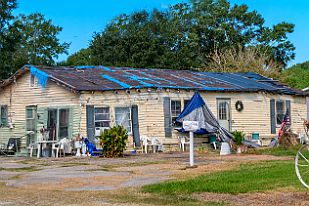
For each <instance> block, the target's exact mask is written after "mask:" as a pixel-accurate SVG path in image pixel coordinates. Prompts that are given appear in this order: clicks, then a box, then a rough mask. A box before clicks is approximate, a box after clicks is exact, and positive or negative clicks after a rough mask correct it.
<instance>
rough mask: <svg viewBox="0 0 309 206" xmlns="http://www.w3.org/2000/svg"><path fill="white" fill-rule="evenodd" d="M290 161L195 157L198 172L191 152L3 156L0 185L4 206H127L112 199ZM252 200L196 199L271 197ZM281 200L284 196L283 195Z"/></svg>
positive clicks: (206, 195)
mask: <svg viewBox="0 0 309 206" xmlns="http://www.w3.org/2000/svg"><path fill="white" fill-rule="evenodd" d="M287 159H290V158H287V157H274V156H267V155H230V156H224V157H220V156H218V155H217V154H212V153H210V154H200V155H198V154H197V156H196V163H197V165H198V167H197V168H195V169H186V166H187V165H188V154H187V153H172V154H166V153H165V154H162V153H160V154H148V155H141V154H138V155H135V156H126V157H124V158H110V159H107V158H75V157H66V158H59V159H51V158H50V159H34V158H31V159H30V158H15V157H0V182H2V183H1V184H0V205H21V204H22V205H37V204H39V205H83V204H84V203H87V204H90V203H91V205H128V204H119V203H117V204H116V203H114V202H113V201H114V199H115V198H113V196H114V195H117V194H119V193H121V191H122V190H124V189H130V188H133V189H132V191H134V188H138V187H139V186H142V185H145V184H151V183H157V182H162V181H166V180H170V179H179V178H185V177H188V176H196V175H200V174H205V173H211V172H215V171H221V170H226V169H231V168H233V167H236V166H237V165H239V164H240V163H247V162H258V161H264V160H287ZM291 161H292V159H291ZM278 194H280V193H278ZM288 194H289V195H290V196H289V195H287V196H286V198H285V199H286V201H288V200H293V201H299V202H298V203H299V204H298V205H305V204H303V202H302V201H305V202H307V203H308V198H306V196H304V195H303V194H302V193H297V194H296V193H293V194H292V193H288ZM254 195H255V196H250V194H249V195H243V196H239V197H237V196H232V195H220V194H212V193H203V194H200V195H199V197H198V199H201V200H203V201H208V199H211V200H213V199H216V198H219V199H223V200H225V202H227V203H231V204H232V205H234V203H235V205H237V204H238V205H239V201H236V199H238V198H239V199H241V200H242V201H243V203H244V205H254V204H255V203H256V205H265V204H264V203H265V201H264V202H263V201H262V199H267V195H270V194H268V193H265V194H259V195H256V194H254ZM302 195H303V196H304V197H303V196H302ZM277 196H278V197H280V195H277ZM257 197H260V198H257ZM294 197H297V198H294ZM235 198H236V199H235ZM293 198H294V199H293ZM112 199H113V200H112ZM278 199H280V198H278ZM274 202H275V203H272V204H273V205H280V204H279V200H277V201H276V200H274ZM276 203H278V204H276ZM130 205H132V204H130ZM266 205H268V204H266ZM289 205H293V204H289Z"/></svg>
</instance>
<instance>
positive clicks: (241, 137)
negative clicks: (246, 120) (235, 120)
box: [232, 130, 245, 146]
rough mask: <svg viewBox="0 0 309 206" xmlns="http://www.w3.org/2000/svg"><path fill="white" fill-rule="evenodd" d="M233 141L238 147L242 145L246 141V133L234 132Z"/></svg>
mask: <svg viewBox="0 0 309 206" xmlns="http://www.w3.org/2000/svg"><path fill="white" fill-rule="evenodd" d="M232 135H233V140H234V141H235V144H236V145H237V146H240V145H242V141H243V140H244V139H245V133H244V132H242V131H237V130H236V131H234V132H232Z"/></svg>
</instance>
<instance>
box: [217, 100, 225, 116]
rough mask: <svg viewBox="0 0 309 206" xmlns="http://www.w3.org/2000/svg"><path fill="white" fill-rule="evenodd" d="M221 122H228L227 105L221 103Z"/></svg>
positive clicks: (219, 107)
mask: <svg viewBox="0 0 309 206" xmlns="http://www.w3.org/2000/svg"><path fill="white" fill-rule="evenodd" d="M218 109H219V120H227V103H226V102H219V106H218Z"/></svg>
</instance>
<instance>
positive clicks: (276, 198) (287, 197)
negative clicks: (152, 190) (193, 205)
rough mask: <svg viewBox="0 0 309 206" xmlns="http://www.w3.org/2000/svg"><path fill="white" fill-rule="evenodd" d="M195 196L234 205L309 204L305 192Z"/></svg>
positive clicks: (282, 205) (201, 199)
mask: <svg viewBox="0 0 309 206" xmlns="http://www.w3.org/2000/svg"><path fill="white" fill-rule="evenodd" d="M194 197H195V198H196V199H198V200H200V201H203V202H209V201H215V202H218V203H225V204H230V205H234V206H243V205H246V206H258V205H261V206H262V205H263V206H264V205H276V206H286V205H302V206H305V205H308V204H309V195H308V194H307V193H305V192H269V193H253V194H239V195H230V194H216V193H200V194H195V195H194Z"/></svg>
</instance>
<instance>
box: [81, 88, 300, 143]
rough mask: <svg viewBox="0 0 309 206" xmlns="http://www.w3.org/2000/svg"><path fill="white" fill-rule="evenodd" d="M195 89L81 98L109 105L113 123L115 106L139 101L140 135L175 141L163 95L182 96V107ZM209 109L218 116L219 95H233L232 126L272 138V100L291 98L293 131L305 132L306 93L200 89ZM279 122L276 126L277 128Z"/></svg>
mask: <svg viewBox="0 0 309 206" xmlns="http://www.w3.org/2000/svg"><path fill="white" fill-rule="evenodd" d="M193 94H194V92H193V91H184V90H181V91H180V92H177V91H176V90H170V92H166V91H165V90H162V91H159V92H157V91H152V92H147V91H146V90H142V91H141V93H137V92H136V91H134V90H132V91H131V93H130V94H127V93H125V92H124V91H119V92H118V93H117V94H115V93H114V92H111V91H110V92H95V93H84V94H82V95H81V101H82V102H84V104H85V105H86V104H87V100H88V104H89V105H94V106H109V107H110V114H111V122H112V125H113V123H114V122H115V111H114V108H115V107H118V106H129V107H130V106H132V105H138V109H139V130H140V135H147V136H150V137H157V138H159V139H161V140H163V142H164V143H172V142H176V141H177V136H178V135H179V134H178V133H177V132H176V131H173V137H172V138H165V133H164V113H163V97H170V99H171V100H181V101H182V109H183V105H184V100H189V99H190V98H191V97H192V95H193ZM200 94H201V96H202V97H203V99H204V100H205V102H206V104H207V105H208V107H209V108H210V110H211V111H212V112H213V113H214V115H215V116H216V117H217V99H218V98H230V99H231V119H232V121H231V129H232V131H234V130H241V131H244V132H245V133H246V135H247V136H248V137H249V136H251V134H252V133H253V132H259V134H260V136H261V137H262V138H271V137H274V136H276V134H271V120H270V100H271V99H275V100H290V101H291V120H292V130H293V131H294V132H302V129H303V126H302V123H303V120H302V119H305V118H306V100H305V97H297V96H290V95H274V94H266V93H262V92H260V93H216V92H201V93H200ZM238 100H239V101H242V102H243V105H244V109H243V111H241V112H239V111H237V110H236V108H235V103H236V101H238ZM85 108H86V107H85V106H84V108H83V110H82V111H83V113H82V119H81V128H82V130H81V131H82V134H86V109H85ZM279 127H280V125H278V126H277V132H276V133H278V130H279Z"/></svg>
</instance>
